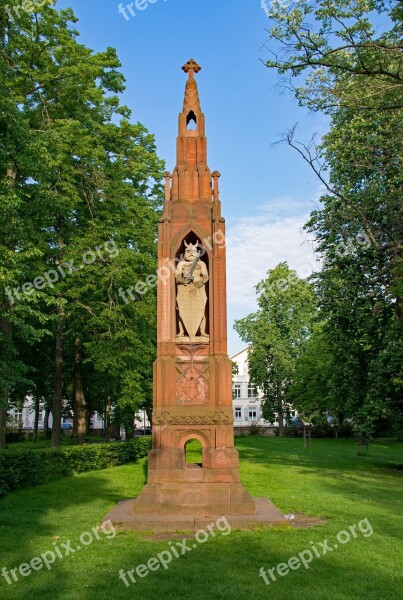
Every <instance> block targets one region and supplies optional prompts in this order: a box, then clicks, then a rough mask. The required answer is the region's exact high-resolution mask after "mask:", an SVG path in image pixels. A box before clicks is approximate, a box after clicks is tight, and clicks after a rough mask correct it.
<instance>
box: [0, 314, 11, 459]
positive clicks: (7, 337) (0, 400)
mask: <svg viewBox="0 0 403 600" xmlns="http://www.w3.org/2000/svg"><path fill="white" fill-rule="evenodd" d="M0 329H1V332H2V334H3V336H4V347H5V368H4V384H3V387H2V390H1V396H0V448H5V447H6V427H7V416H8V396H9V392H10V390H9V387H8V383H7V379H8V375H9V369H10V364H9V360H10V358H9V357H10V345H11V338H12V331H13V328H12V325H11V321H10V320H9V319H7V318H5V317H3V318H2V319H0Z"/></svg>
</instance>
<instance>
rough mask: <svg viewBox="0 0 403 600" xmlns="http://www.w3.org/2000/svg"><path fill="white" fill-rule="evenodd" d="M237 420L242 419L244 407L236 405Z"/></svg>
mask: <svg viewBox="0 0 403 600" xmlns="http://www.w3.org/2000/svg"><path fill="white" fill-rule="evenodd" d="M235 421H242V408H240V407H239V406H236V407H235Z"/></svg>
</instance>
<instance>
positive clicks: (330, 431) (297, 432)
mask: <svg viewBox="0 0 403 600" xmlns="http://www.w3.org/2000/svg"><path fill="white" fill-rule="evenodd" d="M305 429H306V431H307V432H308V431H310V433H311V437H313V438H336V437H337V438H351V437H352V436H353V432H354V429H353V426H352V425H350V424H348V423H344V424H343V425H340V426H336V425H330V424H329V423H321V424H318V425H309V426H308V427H306V428H305ZM274 433H275V435H279V432H278V429H277V428H276V430H275V432H274ZM284 437H287V438H302V437H304V425H290V426H289V427H286V428H285V430H284Z"/></svg>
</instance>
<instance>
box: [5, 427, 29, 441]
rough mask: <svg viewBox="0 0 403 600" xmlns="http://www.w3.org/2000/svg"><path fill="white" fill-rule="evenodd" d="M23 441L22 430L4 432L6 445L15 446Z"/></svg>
mask: <svg viewBox="0 0 403 600" xmlns="http://www.w3.org/2000/svg"><path fill="white" fill-rule="evenodd" d="M24 439H25V436H24V432H23V431H22V430H14V431H6V444H17V443H18V442H23V441H24Z"/></svg>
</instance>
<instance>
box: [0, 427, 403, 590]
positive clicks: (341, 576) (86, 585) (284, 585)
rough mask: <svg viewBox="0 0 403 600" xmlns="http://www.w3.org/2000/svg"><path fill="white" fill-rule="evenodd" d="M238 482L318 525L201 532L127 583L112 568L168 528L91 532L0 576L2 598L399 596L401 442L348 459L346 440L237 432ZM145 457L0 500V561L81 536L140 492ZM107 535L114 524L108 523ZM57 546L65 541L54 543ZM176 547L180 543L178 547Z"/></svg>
mask: <svg viewBox="0 0 403 600" xmlns="http://www.w3.org/2000/svg"><path fill="white" fill-rule="evenodd" d="M236 444H237V447H238V449H239V452H240V458H241V478H242V482H243V483H244V484H245V486H246V487H247V488H248V490H249V491H250V492H251V493H252V495H253V496H255V497H259V496H267V497H269V498H270V499H271V500H272V501H273V502H274V503H275V504H276V505H277V506H278V507H279V508H280V509H281V510H282V511H283V512H284V513H285V514H286V513H304V514H306V515H310V516H315V517H320V518H322V519H325V520H326V523H325V524H323V525H320V526H316V527H314V528H311V529H293V528H291V527H290V528H288V529H285V530H284V529H282V530H281V529H269V530H259V531H248V532H245V531H244V532H239V531H232V532H231V533H230V534H229V535H225V536H224V535H221V534H219V533H217V534H216V536H215V537H214V538H213V537H210V538H209V539H208V540H207V541H206V542H205V543H204V544H197V547H196V548H194V549H192V551H189V552H187V553H186V554H185V555H184V556H181V557H180V558H178V559H173V560H172V562H171V563H170V565H169V566H168V569H167V570H164V569H163V568H162V567H161V568H160V569H159V570H157V571H154V572H150V573H149V574H148V575H147V576H146V577H144V578H139V577H137V576H135V577H136V583H135V584H132V585H131V586H130V587H126V586H125V585H124V583H123V581H122V580H121V579H119V577H118V573H119V570H120V569H123V570H124V571H128V570H130V569H134V568H135V567H136V566H137V565H139V564H140V563H147V561H148V560H149V559H150V558H151V557H152V556H155V555H156V554H157V553H160V552H162V551H164V550H167V549H169V548H170V546H169V544H170V541H171V539H172V540H173V539H175V540H181V539H182V537H183V536H181V535H180V534H177V535H176V536H172V538H166V539H161V536H160V537H158V538H157V541H155V540H154V539H152V537H151V536H150V535H146V534H142V533H138V532H130V533H129V532H125V533H118V534H117V535H116V536H114V537H112V536H111V535H110V534H109V538H108V536H106V535H104V534H100V537H101V539H100V540H94V541H93V543H92V544H90V545H88V546H86V547H83V548H81V549H80V550H79V551H76V552H74V553H71V554H69V556H67V557H65V558H63V559H57V560H56V561H55V563H54V564H53V568H51V570H47V569H44V568H43V569H41V570H38V571H33V572H32V573H31V574H30V575H28V576H26V577H23V576H21V575H20V574H19V573H18V574H17V576H18V581H17V582H14V583H13V584H12V585H8V584H7V582H6V580H5V578H4V577H0V598H1V600H25V599H26V600H28V598H29V599H30V600H31V599H32V598H33V597H38V598H41V600H48V599H49V600H50V599H52V600H54V599H63V600H115V599H122V600H126V599H129V598H130V599H133V598H144V599H146V600H154V599H155V600H168V599H175V600H179V599H182V598H183V599H185V598H189V597H191V598H192V600H199V599H200V600H201V599H203V600H210V599H213V600H216V599H228V600H238V599H247V600H254V599H256V598H257V599H260V598H261V599H268V598H275V599H276V600H283V599H289V600H296V599H299V598H301V599H304V600H306V599H309V600H343V599H349V600H350V599H363V600H398V598H401V597H402V583H403V582H402V578H401V573H402V558H403V552H402V549H403V542H402V538H403V536H402V533H403V527H402V515H403V511H402V498H403V494H402V491H403V485H402V475H401V473H402V471H401V470H400V469H401V465H402V461H403V459H402V454H403V446H402V445H401V444H398V443H395V442H391V441H385V442H376V443H374V444H372V445H371V447H370V451H369V455H368V456H357V448H356V445H355V444H354V442H353V441H347V440H313V441H312V446H311V447H310V448H306V449H304V447H303V442H302V441H301V440H294V439H284V440H280V439H278V438H261V437H256V438H252V437H251V438H238V439H237V442H236ZM145 479H146V461H145V460H142V461H141V462H140V463H138V464H131V465H125V466H123V467H116V468H112V469H107V470H104V471H97V472H91V473H83V474H80V475H77V476H75V477H71V478H66V479H60V480H58V481H56V482H52V483H49V484H46V485H42V486H39V487H36V488H30V489H26V490H20V491H16V492H14V493H12V494H9V495H8V496H7V497H5V498H3V499H1V500H0V557H1V560H0V570H1V568H2V567H7V569H11V568H13V567H18V566H19V565H20V564H21V563H29V562H30V561H31V559H32V558H33V557H36V556H39V555H40V554H42V553H44V552H46V551H48V550H52V549H54V545H53V544H54V543H55V544H56V545H58V546H59V547H62V546H61V544H62V543H67V540H71V541H72V546H73V547H76V546H77V544H78V543H79V538H80V535H81V534H82V533H83V532H91V530H92V528H93V527H95V526H96V525H97V524H98V523H99V522H100V521H101V519H102V517H103V516H104V515H105V514H106V513H107V512H108V511H109V510H110V509H111V508H112V507H113V506H114V505H115V503H116V502H118V500H120V499H121V498H130V497H135V496H137V495H138V494H139V492H140V490H141V489H142V487H143V485H144V483H145ZM363 519H368V520H369V522H370V524H371V526H372V529H373V534H372V535H371V536H369V537H364V535H362V534H361V533H359V535H358V537H357V538H356V539H351V541H350V542H348V543H346V544H345V545H342V546H340V547H339V548H338V549H337V550H334V551H333V552H331V553H329V552H328V553H327V554H326V556H322V557H321V558H314V560H312V562H311V563H310V568H309V569H305V568H304V567H301V568H300V569H298V570H296V571H291V572H290V573H289V574H288V575H286V576H284V577H280V576H278V575H277V581H275V582H272V583H271V584H270V585H266V584H265V583H264V581H263V579H262V578H261V577H260V576H259V569H260V567H262V566H263V567H265V569H266V570H267V569H271V568H273V567H276V565H278V563H281V562H287V561H288V560H289V559H290V558H291V557H292V556H297V555H298V554H299V553H300V552H303V551H304V550H306V549H309V548H311V542H313V543H315V545H316V546H318V547H319V542H323V541H324V540H325V538H327V539H328V540H329V541H330V542H331V545H334V541H335V539H336V535H337V534H338V532H340V531H341V530H348V528H349V526H351V525H355V524H357V523H358V522H360V521H362V520H363ZM112 534H113V532H112ZM62 551H63V553H64V549H63V550H62ZM179 552H180V551H179Z"/></svg>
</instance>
